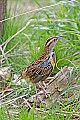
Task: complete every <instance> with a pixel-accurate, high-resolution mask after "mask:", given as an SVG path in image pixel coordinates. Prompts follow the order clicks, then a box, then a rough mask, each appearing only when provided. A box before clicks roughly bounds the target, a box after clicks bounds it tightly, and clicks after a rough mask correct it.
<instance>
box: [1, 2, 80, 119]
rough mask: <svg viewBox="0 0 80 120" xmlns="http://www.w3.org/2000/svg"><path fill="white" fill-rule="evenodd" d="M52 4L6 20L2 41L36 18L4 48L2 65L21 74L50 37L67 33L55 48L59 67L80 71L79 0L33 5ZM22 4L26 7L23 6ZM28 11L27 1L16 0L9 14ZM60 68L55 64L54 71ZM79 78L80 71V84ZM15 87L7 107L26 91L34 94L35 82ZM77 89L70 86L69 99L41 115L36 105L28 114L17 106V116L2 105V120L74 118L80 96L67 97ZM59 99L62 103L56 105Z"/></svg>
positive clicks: (39, 53) (37, 55) (79, 82)
mask: <svg viewBox="0 0 80 120" xmlns="http://www.w3.org/2000/svg"><path fill="white" fill-rule="evenodd" d="M28 2H30V1H28ZM52 4H54V6H53V7H49V8H45V9H42V10H38V11H37V12H36V11H35V12H32V13H28V14H25V15H22V16H19V17H15V18H13V19H10V20H7V21H5V27H4V36H3V38H1V39H0V44H2V43H3V42H4V41H5V40H7V39H8V38H9V37H11V36H13V35H14V34H16V33H17V32H18V31H19V30H20V29H22V28H23V27H24V26H25V25H26V23H27V22H29V20H30V19H33V21H32V22H31V23H30V24H29V25H28V26H27V27H26V28H25V29H24V30H23V31H22V32H21V33H19V34H18V35H16V36H15V37H14V38H13V39H11V40H10V41H9V42H8V44H7V46H6V48H5V50H4V52H5V54H6V53H7V52H8V53H7V54H6V55H7V58H6V59H5V57H4V56H3V55H2V56H1V59H4V64H2V66H8V65H9V66H11V68H12V73H15V74H18V75H19V74H20V72H21V71H22V70H23V68H24V67H25V66H26V65H29V64H30V63H31V62H32V61H34V60H35V59H36V58H38V57H39V56H40V55H41V53H42V51H43V49H44V44H45V42H46V39H47V38H48V37H50V36H56V35H60V36H63V38H62V39H61V40H60V41H59V42H58V43H57V45H56V47H55V51H56V57H57V66H58V68H59V69H60V68H61V67H63V66H66V65H67V66H69V67H74V68H75V70H78V71H80V2H79V1H78V0H76V1H74V2H72V1H63V2H60V1H59V2H58V0H57V1H54V2H53V1H50V2H49V1H48V2H43V1H40V2H37V1H36V0H34V1H33V4H31V5H32V6H31V7H32V8H34V6H36V8H39V7H43V6H48V5H49V6H50V5H52ZM56 4H57V5H56ZM12 6H14V7H12ZM21 6H22V9H20V7H21ZM13 8H14V9H13ZM23 8H24V9H23ZM36 8H35V9H36ZM25 11H26V4H25V5H24V2H23V0H21V1H20V2H19V1H18V0H17V1H13V4H12V3H11V2H10V0H9V1H8V7H7V13H6V17H7V18H9V17H11V16H13V15H16V14H20V13H23V12H25ZM14 46H15V47H14ZM13 47H14V48H13ZM3 48H4V46H3ZM12 48H13V49H12ZM10 49H11V50H10ZM9 50H10V51H9ZM1 54H2V53H1ZM58 68H57V67H55V69H54V71H55V72H54V74H56V73H57V72H58V71H59V70H58ZM70 75H71V76H70V80H72V77H73V75H72V73H70ZM79 78H80V75H79V72H78V75H77V79H76V81H77V85H80V80H79ZM8 85H12V83H11V82H8ZM70 88H71V86H70ZM79 88H80V86H79ZM13 89H14V91H12V92H11V94H10V95H9V97H8V98H7V99H6V100H5V102H6V103H5V106H6V105H7V102H8V101H9V100H12V99H14V98H17V97H20V96H21V95H25V94H27V97H28V96H31V95H32V94H33V93H34V88H33V86H32V85H31V86H29V82H28V83H27V85H24V84H21V86H19V87H18V86H14V85H13ZM74 89H77V88H75V87H74V88H72V89H68V91H67V90H65V93H64V94H65V99H66V101H65V102H62V101H59V100H56V101H55V103H54V104H53V106H52V108H50V109H49V110H48V112H47V113H46V112H41V114H40V113H37V114H34V107H33V108H32V110H31V111H30V112H29V113H28V111H27V110H25V109H23V108H22V109H20V105H19V106H17V107H18V108H17V112H18V113H17V115H16V114H15V113H14V114H13V115H11V113H9V114H10V116H9V114H8V112H6V111H7V110H6V107H1V108H0V120H7V119H10V118H9V117H11V119H13V120H16V119H17V118H19V119H20V120H30V119H31V120H36V119H39V120H45V119H46V120H64V119H66V120H70V119H71V117H72V115H73V114H74V115H75V114H76V115H78V113H77V112H78V111H79V107H80V100H79V99H78V98H74V100H73V101H69V100H68V99H67V93H68V92H69V91H71V90H74ZM57 102H59V103H60V104H56V103H57ZM8 109H9V108H8ZM44 109H45V108H44ZM11 111H12V112H13V111H15V109H12V110H11ZM44 111H45V110H44Z"/></svg>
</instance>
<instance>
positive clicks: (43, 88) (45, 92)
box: [37, 82, 49, 98]
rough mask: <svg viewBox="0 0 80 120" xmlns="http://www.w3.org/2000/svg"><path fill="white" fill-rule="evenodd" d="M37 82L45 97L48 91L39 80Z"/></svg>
mask: <svg viewBox="0 0 80 120" xmlns="http://www.w3.org/2000/svg"><path fill="white" fill-rule="evenodd" d="M37 84H38V85H39V87H40V88H41V89H42V90H43V92H44V94H45V96H46V98H47V97H48V96H49V95H48V92H47V91H46V90H45V87H44V86H43V85H42V84H41V83H40V82H38V83H37Z"/></svg>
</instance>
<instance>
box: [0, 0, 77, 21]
mask: <svg viewBox="0 0 80 120" xmlns="http://www.w3.org/2000/svg"><path fill="white" fill-rule="evenodd" d="M71 2H78V1H76V0H71V1H67V2H65V1H60V2H58V3H57V4H53V5H50V6H44V7H42V8H38V9H35V10H31V11H28V12H25V13H21V14H19V15H14V16H12V17H10V18H6V19H4V20H1V21H0V22H4V21H7V20H11V19H13V18H16V17H20V16H23V15H26V14H29V13H33V12H38V11H42V10H45V9H48V8H50V7H54V6H57V5H60V4H61V3H62V4H66V3H71Z"/></svg>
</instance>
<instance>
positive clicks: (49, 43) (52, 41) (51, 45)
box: [44, 36, 62, 52]
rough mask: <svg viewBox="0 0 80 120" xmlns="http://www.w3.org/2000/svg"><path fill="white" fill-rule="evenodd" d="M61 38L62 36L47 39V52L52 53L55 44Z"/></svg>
mask: <svg viewBox="0 0 80 120" xmlns="http://www.w3.org/2000/svg"><path fill="white" fill-rule="evenodd" d="M60 38H62V36H52V37H50V38H48V39H47V41H46V43H45V47H44V48H45V49H48V51H49V52H52V51H53V49H54V47H55V45H56V43H57V42H58V40H59V39H60Z"/></svg>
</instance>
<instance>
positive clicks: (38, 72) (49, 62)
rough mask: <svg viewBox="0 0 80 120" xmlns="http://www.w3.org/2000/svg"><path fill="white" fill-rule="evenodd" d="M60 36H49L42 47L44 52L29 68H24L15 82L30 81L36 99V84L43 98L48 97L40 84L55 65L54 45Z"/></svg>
mask: <svg viewBox="0 0 80 120" xmlns="http://www.w3.org/2000/svg"><path fill="white" fill-rule="evenodd" d="M60 38H62V36H51V37H49V38H48V39H47V40H46V43H45V45H44V50H43V52H42V54H41V55H40V57H39V58H37V59H36V60H34V61H33V62H32V63H30V65H29V66H27V67H25V68H24V70H23V71H22V72H21V75H20V76H19V77H18V79H17V80H16V82H18V81H19V80H21V79H24V78H29V79H30V81H31V82H32V83H33V84H34V87H35V91H36V97H38V94H37V88H36V86H37V84H38V86H39V87H40V88H41V89H42V90H43V93H44V94H45V96H46V97H47V96H48V93H47V91H46V90H45V87H44V86H43V84H42V81H45V80H46V78H47V77H48V76H50V75H51V73H52V71H53V69H54V67H55V63H56V54H55V50H54V48H55V45H56V43H57V42H58V40H59V39H60Z"/></svg>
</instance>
